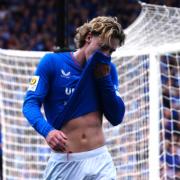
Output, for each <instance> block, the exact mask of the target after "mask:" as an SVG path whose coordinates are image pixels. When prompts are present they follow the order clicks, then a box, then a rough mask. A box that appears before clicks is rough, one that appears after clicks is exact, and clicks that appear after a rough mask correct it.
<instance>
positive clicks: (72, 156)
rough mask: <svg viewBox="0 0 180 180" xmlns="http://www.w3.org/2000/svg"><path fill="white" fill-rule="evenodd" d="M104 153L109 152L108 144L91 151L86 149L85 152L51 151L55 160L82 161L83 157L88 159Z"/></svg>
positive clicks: (52, 158)
mask: <svg viewBox="0 0 180 180" xmlns="http://www.w3.org/2000/svg"><path fill="white" fill-rule="evenodd" d="M104 153H108V149H107V147H106V146H102V147H100V148H97V149H93V150H90V151H85V152H78V153H59V152H55V151H52V152H51V157H50V159H51V160H55V161H61V162H62V161H63V162H64V161H80V160H83V159H88V158H93V157H96V156H98V155H102V154H104Z"/></svg>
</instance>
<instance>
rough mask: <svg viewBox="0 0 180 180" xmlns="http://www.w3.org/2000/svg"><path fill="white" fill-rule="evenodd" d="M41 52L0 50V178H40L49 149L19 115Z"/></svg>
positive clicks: (14, 179)
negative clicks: (0, 159)
mask: <svg viewBox="0 0 180 180" xmlns="http://www.w3.org/2000/svg"><path fill="white" fill-rule="evenodd" d="M42 54H44V53H32V52H23V51H6V50H0V94H1V96H0V98H1V99H0V101H1V103H0V104H1V106H0V108H1V123H2V134H3V178H4V179H7V180H16V179H17V180H19V179H42V171H43V170H44V167H45V166H46V162H47V158H48V156H49V148H48V147H47V146H46V145H45V142H44V139H43V138H41V137H40V136H39V135H37V133H36V132H35V131H34V130H33V129H32V128H31V126H30V125H29V124H28V122H27V121H26V120H25V118H24V117H23V115H22V103H23V99H24V94H25V91H26V89H27V86H28V84H29V81H30V78H31V76H32V75H33V71H34V69H35V67H36V64H37V62H38V61H39V58H40V57H41V56H42Z"/></svg>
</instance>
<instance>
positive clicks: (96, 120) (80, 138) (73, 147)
mask: <svg viewBox="0 0 180 180" xmlns="http://www.w3.org/2000/svg"><path fill="white" fill-rule="evenodd" d="M61 130H62V131H63V132H64V133H65V134H66V136H67V137H68V143H67V146H68V151H69V152H82V151H88V150H92V149H96V148H98V147H101V146H103V145H104V143H105V140H104V134H103V131H102V116H101V114H100V113H99V112H91V113H88V114H86V115H84V116H81V117H78V118H76V119H73V120H71V121H69V122H68V123H67V124H66V125H65V126H64V127H63V128H62V129H61Z"/></svg>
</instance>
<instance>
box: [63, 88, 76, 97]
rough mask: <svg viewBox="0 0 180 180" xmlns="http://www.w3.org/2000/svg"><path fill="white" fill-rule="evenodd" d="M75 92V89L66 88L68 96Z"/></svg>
mask: <svg viewBox="0 0 180 180" xmlns="http://www.w3.org/2000/svg"><path fill="white" fill-rule="evenodd" d="M73 92H74V88H68V87H66V88H65V94H66V95H67V96H69V95H71V94H72V93H73Z"/></svg>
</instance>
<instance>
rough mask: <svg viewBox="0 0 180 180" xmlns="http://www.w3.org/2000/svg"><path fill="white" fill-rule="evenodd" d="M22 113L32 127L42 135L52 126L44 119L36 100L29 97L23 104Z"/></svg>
mask: <svg viewBox="0 0 180 180" xmlns="http://www.w3.org/2000/svg"><path fill="white" fill-rule="evenodd" d="M23 114H24V116H25V117H26V118H27V120H28V121H29V123H30V124H31V125H32V127H33V128H34V129H35V130H36V131H37V132H38V133H39V134H41V135H42V136H44V137H46V136H47V135H48V133H49V132H50V131H51V130H53V129H54V128H53V127H52V126H51V125H50V124H49V123H48V122H47V121H46V120H45V119H44V117H43V115H42V113H41V111H40V105H39V103H38V102H37V101H36V100H33V99H31V100H30V99H29V100H28V101H25V102H24V104H23Z"/></svg>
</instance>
